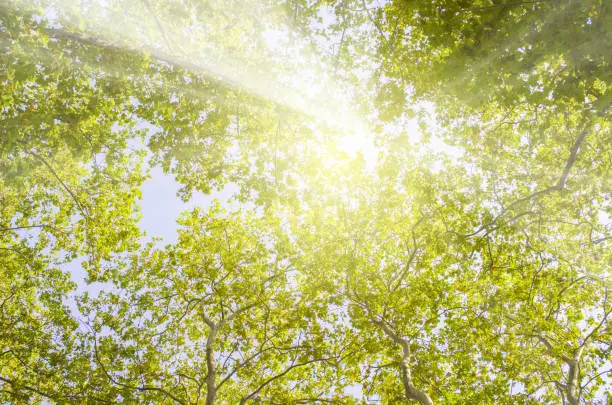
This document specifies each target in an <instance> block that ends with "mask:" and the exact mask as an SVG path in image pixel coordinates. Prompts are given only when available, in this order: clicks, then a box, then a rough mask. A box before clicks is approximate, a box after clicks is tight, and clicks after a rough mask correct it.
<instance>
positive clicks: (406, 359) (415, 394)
mask: <svg viewBox="0 0 612 405" xmlns="http://www.w3.org/2000/svg"><path fill="white" fill-rule="evenodd" d="M374 322H375V323H376V324H378V325H380V327H381V328H382V329H383V331H384V332H385V334H386V335H387V336H388V337H390V338H391V340H393V342H394V343H395V344H397V345H400V346H401V348H402V359H401V360H400V371H401V375H402V384H403V385H404V392H405V393H406V398H408V399H413V400H415V401H418V402H420V403H421V404H423V405H433V401H432V400H431V398H430V397H429V395H427V394H426V393H425V392H424V391H421V390H419V389H418V388H416V387H415V386H414V385H413V384H412V374H411V368H410V359H411V355H410V342H409V341H408V339H406V338H405V337H400V336H399V335H398V334H397V333H395V332H394V331H393V330H392V329H391V328H390V327H389V325H387V324H386V323H385V322H383V321H379V320H375V321H374Z"/></svg>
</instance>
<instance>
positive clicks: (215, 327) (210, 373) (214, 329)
mask: <svg viewBox="0 0 612 405" xmlns="http://www.w3.org/2000/svg"><path fill="white" fill-rule="evenodd" d="M204 322H206V324H207V325H208V327H209V328H210V332H209V333H208V338H207V339H206V405H214V403H215V399H216V397H217V386H216V380H217V364H216V362H215V351H214V345H215V339H216V338H217V333H218V332H219V329H220V327H221V325H220V324H216V323H214V322H213V321H212V320H211V319H210V318H208V317H206V316H205V315H204Z"/></svg>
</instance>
